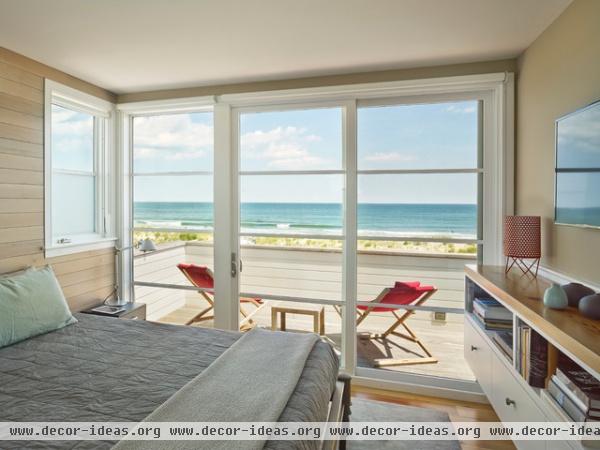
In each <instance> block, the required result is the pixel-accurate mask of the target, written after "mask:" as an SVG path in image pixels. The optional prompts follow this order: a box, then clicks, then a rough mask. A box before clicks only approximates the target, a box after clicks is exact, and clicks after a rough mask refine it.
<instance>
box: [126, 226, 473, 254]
mask: <svg viewBox="0 0 600 450" xmlns="http://www.w3.org/2000/svg"><path fill="white" fill-rule="evenodd" d="M147 238H149V239H151V240H152V241H154V243H155V244H157V245H159V246H160V245H161V244H165V243H170V242H178V241H180V242H203V243H211V242H212V241H213V236H212V233H208V232H188V231H185V232H167V231H135V232H134V242H139V241H140V240H142V239H147ZM242 245H254V246H262V247H289V248H294V249H303V248H306V249H323V250H341V249H342V241H340V240H335V239H310V238H296V237H294V238H290V237H274V236H254V237H244V238H243V241H242ZM357 247H358V250H359V251H373V252H377V251H381V252H386V253H390V252H392V253H429V254H448V255H472V256H475V255H476V254H477V245H476V244H462V243H453V242H450V243H444V242H415V241H380V240H359V241H358V242H357Z"/></svg>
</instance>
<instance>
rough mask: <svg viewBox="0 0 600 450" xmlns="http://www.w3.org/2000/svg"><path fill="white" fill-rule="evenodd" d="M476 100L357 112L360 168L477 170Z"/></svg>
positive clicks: (389, 107)
mask: <svg viewBox="0 0 600 450" xmlns="http://www.w3.org/2000/svg"><path fill="white" fill-rule="evenodd" d="M477 108H478V102H476V101H467V102H453V103H435V104H426V105H398V106H380V107H368V108H359V110H358V168H359V169H434V168H435V169H439V168H444V169H448V168H475V167H477V159H478V158H477V155H478V137H477V136H478V114H477Z"/></svg>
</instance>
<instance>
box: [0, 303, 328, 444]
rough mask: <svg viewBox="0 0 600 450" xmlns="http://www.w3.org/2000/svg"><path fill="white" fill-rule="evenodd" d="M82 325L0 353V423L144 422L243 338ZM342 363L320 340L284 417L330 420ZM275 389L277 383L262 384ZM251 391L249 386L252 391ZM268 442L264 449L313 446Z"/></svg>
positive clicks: (153, 327)
mask: <svg viewBox="0 0 600 450" xmlns="http://www.w3.org/2000/svg"><path fill="white" fill-rule="evenodd" d="M76 317H77V319H78V320H79V322H78V323H77V324H74V325H71V326H68V327H66V328H63V329H62V330H58V331H54V332H52V333H48V334H45V335H42V336H38V337H35V338H32V339H28V340H26V341H24V342H20V343H18V344H15V345H12V346H9V347H6V348H3V349H0V405H2V407H1V408H0V421H29V422H34V421H86V422H87V421H89V422H93V421H141V420H143V419H144V418H145V417H146V416H148V415H149V414H150V413H151V412H152V411H154V410H155V409H156V408H157V407H158V406H159V405H161V404H162V403H163V402H165V401H166V400H167V399H168V398H170V397H171V396H172V395H173V394H174V393H175V392H177V391H178V390H179V389H180V388H181V387H182V386H184V385H185V384H186V383H187V382H188V381H190V380H191V379H192V378H194V377H195V376H197V375H198V374H199V373H201V372H202V371H203V370H204V369H206V368H207V367H208V366H209V365H210V364H211V363H212V362H213V361H214V360H215V359H216V358H217V357H219V356H220V355H221V353H223V352H224V351H225V350H226V349H227V348H229V346H231V345H232V344H233V343H234V342H235V341H236V340H237V339H239V337H240V336H241V334H240V333H236V332H229V331H222V330H211V329H203V328H195V327H180V326H173V325H164V324H154V323H149V322H143V321H129V320H118V319H113V318H105V317H98V316H91V315H86V314H77V315H76ZM337 372H338V359H337V356H336V355H335V353H334V352H333V350H332V349H331V346H329V345H328V344H325V343H323V342H318V343H317V345H315V347H314V348H313V350H312V352H311V353H310V355H309V357H308V359H307V362H306V366H305V368H304V370H303V371H302V375H301V377H300V380H299V381H298V384H297V386H296V389H295V390H294V393H293V394H292V396H291V397H290V399H289V401H288V403H287V405H286V407H285V409H284V411H283V413H282V414H281V416H280V418H279V420H280V421H284V422H288V421H289V422H293V421H315V422H319V421H325V420H326V418H327V410H328V403H329V398H330V396H331V393H332V392H333V389H334V387H335V380H336V376H337ZM264 382H265V383H271V384H273V385H276V380H269V379H265V380H264ZM248 389H252V386H250V385H249V386H248ZM114 444H115V441H79V442H77V441H45V442H43V441H39V442H24V441H20V442H19V441H15V442H8V441H4V442H0V448H2V449H13V448H44V449H46V448H47V449H57V448H61V449H70V448H72V449H108V448H110V447H112V446H113V445H114ZM312 445H314V443H312V444H311V441H295V442H293V443H291V442H286V441H269V442H267V444H266V446H265V448H267V449H304V448H310V447H311V446H312Z"/></svg>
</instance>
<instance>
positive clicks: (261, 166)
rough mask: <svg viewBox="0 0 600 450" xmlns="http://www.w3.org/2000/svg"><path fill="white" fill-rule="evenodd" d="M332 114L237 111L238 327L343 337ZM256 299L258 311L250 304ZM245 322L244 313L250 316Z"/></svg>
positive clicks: (337, 147)
mask: <svg viewBox="0 0 600 450" xmlns="http://www.w3.org/2000/svg"><path fill="white" fill-rule="evenodd" d="M342 119H343V114H342V110H341V108H339V107H335V106H334V107H323V108H305V109H304V108H303V109H298V108H294V109H290V108H282V109H270V110H258V111H256V110H246V111H244V110H242V111H239V113H238V115H237V121H238V124H239V142H238V144H239V145H238V148H239V155H238V157H239V165H238V166H239V187H240V189H239V202H238V208H239V217H240V223H239V245H240V256H241V261H242V266H241V267H242V270H241V277H240V309H241V311H242V312H241V321H240V324H241V326H242V327H244V326H248V325H250V324H249V321H253V323H252V325H257V326H262V327H267V328H272V329H277V330H287V331H296V332H307V331H315V330H316V331H317V332H319V333H320V334H322V335H323V338H324V339H327V340H328V341H330V342H331V343H332V344H333V345H334V346H335V347H336V348H338V350H339V349H340V348H341V336H342V320H341V313H342V310H341V308H340V306H341V305H342V300H343V299H342V250H343V244H344V235H343V224H344V220H343V216H344V210H343V189H344V176H345V170H344V167H343V136H342ZM254 298H257V299H260V301H261V302H260V306H258V308H257V307H256V305H255V304H252V303H250V302H249V299H254ZM249 314H251V316H250V318H249V317H244V315H246V316H247V315H249Z"/></svg>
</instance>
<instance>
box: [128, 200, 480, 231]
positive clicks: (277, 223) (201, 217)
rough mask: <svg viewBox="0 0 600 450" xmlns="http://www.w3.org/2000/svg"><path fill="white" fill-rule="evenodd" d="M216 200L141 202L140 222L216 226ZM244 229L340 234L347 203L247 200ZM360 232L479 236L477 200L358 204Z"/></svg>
mask: <svg viewBox="0 0 600 450" xmlns="http://www.w3.org/2000/svg"><path fill="white" fill-rule="evenodd" d="M212 217H213V205H212V203H176V202H136V203H135V204H134V224H135V227H139V228H169V229H178V230H179V229H180V230H182V231H185V230H195V231H198V230H201V231H211V230H212V226H213V225H212ZM241 229H242V231H243V232H248V233H252V232H262V233H273V234H277V233H294V234H325V235H328V234H331V235H334V234H340V233H341V230H342V205H340V204H338V203H243V204H242V205H241ZM358 230H359V233H360V234H365V235H372V236H373V235H374V236H391V237H393V236H423V237H436V236H451V237H464V238H475V236H476V235H477V206H476V205H472V204H395V203H361V204H359V205H358Z"/></svg>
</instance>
